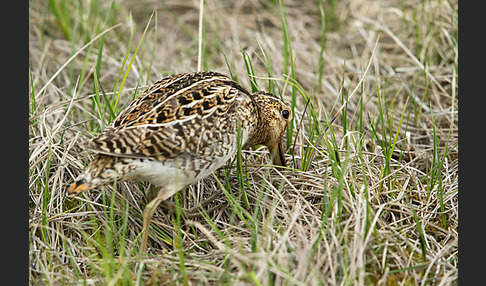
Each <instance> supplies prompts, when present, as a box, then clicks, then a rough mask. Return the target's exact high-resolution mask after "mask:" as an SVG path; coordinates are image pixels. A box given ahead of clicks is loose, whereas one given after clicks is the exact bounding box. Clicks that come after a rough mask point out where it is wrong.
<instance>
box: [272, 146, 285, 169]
mask: <svg viewBox="0 0 486 286" xmlns="http://www.w3.org/2000/svg"><path fill="white" fill-rule="evenodd" d="M270 153H271V154H270V155H271V157H272V162H273V164H274V165H277V166H282V167H287V162H285V148H284V144H283V142H279V143H277V144H276V145H275V146H273V147H272V148H271V149H270Z"/></svg>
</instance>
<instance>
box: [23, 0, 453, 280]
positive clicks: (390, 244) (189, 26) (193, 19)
mask: <svg viewBox="0 0 486 286" xmlns="http://www.w3.org/2000/svg"><path fill="white" fill-rule="evenodd" d="M47 2H48V3H46V1H42V0H39V1H31V2H30V8H29V9H30V11H29V14H30V19H29V21H30V23H29V25H30V30H29V40H30V42H29V56H30V66H29V78H30V83H31V85H30V94H29V98H30V104H29V123H30V125H29V135H30V140H29V147H30V148H29V175H30V180H29V229H30V232H29V234H30V235H29V246H30V248H29V259H30V279H29V280H30V282H31V283H32V284H55V285H58V284H65V283H74V284H90V285H91V284H94V285H107V284H108V285H111V284H122V283H123V284H147V285H161V284H184V283H187V284H191V285H195V284H212V285H214V284H255V285H270V284H275V285H282V284H285V285H322V284H324V285H455V284H457V273H458V272H457V265H458V250H457V245H458V243H457V241H458V233H457V226H458V209H457V206H458V204H457V200H458V189H457V180H458V170H457V168H458V164H457V161H458V159H457V156H458V155H457V134H458V132H457V127H458V124H457V121H458V119H457V108H458V106H457V103H458V100H457V92H458V86H457V1H439V0H434V1H409V2H407V3H403V1H369V0H348V1H336V3H335V4H332V3H333V1H329V2H326V1H323V2H324V3H322V5H321V8H322V10H320V9H319V3H320V2H321V1H296V0H288V1H284V2H285V3H284V6H285V17H286V26H287V29H288V38H289V40H290V43H291V48H292V50H291V51H292V55H293V57H294V58H293V64H292V63H291V62H290V61H289V58H288V57H287V58H286V56H285V53H284V52H283V51H284V50H285V49H286V46H285V41H284V32H283V31H284V28H283V25H282V16H281V13H280V12H281V11H280V9H279V4H278V1H277V2H276V3H273V2H268V3H267V2H265V3H267V4H263V3H262V2H263V1H205V6H204V7H205V8H204V14H205V16H204V17H205V20H204V29H203V31H204V34H203V37H202V41H203V42H202V43H203V46H202V47H203V54H202V55H201V58H202V67H203V69H210V70H216V71H221V72H223V73H226V74H230V71H231V72H232V73H235V76H237V77H238V80H239V81H240V82H241V83H242V84H243V85H244V86H246V87H248V88H250V81H249V80H248V76H247V72H246V66H245V61H244V59H243V57H242V50H243V51H244V52H245V53H246V54H247V55H248V56H249V61H250V62H251V64H252V66H253V68H254V73H255V75H256V76H258V77H259V78H258V79H257V83H258V85H259V86H260V88H262V89H265V90H268V89H269V88H271V89H272V91H273V92H276V93H278V94H280V93H282V94H283V97H284V99H285V101H286V102H289V103H290V102H292V100H293V99H294V100H295V108H294V115H295V116H294V129H293V133H292V134H291V136H289V139H288V140H289V141H288V142H289V145H288V147H289V157H288V158H289V160H292V164H291V166H292V168H290V169H288V170H283V171H282V170H277V169H274V168H272V167H270V166H266V165H265V164H266V162H267V159H268V158H267V153H266V150H265V149H264V148H259V149H256V150H249V151H244V152H243V159H244V162H243V172H242V173H238V172H237V168H236V163H234V162H233V164H229V165H228V166H227V167H226V168H223V169H221V170H220V171H219V172H217V173H216V174H214V176H209V177H208V178H206V179H204V180H203V181H201V182H199V183H197V184H195V185H193V186H190V187H189V188H188V189H187V190H185V191H183V192H181V193H180V195H179V198H180V203H181V204H182V205H183V206H184V207H191V206H194V205H196V202H197V201H198V200H199V201H200V200H202V199H203V198H204V197H207V196H209V195H210V194H212V193H213V192H220V193H221V194H220V196H219V197H218V198H217V199H216V200H215V202H214V203H213V204H211V205H210V206H208V208H206V209H209V208H211V207H212V206H215V205H218V204H221V205H222V206H223V207H222V208H221V209H218V210H216V211H213V212H210V213H208V214H207V216H205V217H200V218H194V219H182V218H180V216H179V215H177V214H173V213H168V212H167V211H166V210H163V209H160V210H158V211H157V212H156V214H155V215H154V219H153V223H152V229H151V234H150V238H151V239H150V241H149V243H150V245H149V247H150V251H149V253H147V254H145V253H139V252H138V246H139V240H138V239H139V238H138V235H139V233H140V230H141V228H142V226H141V224H142V223H141V222H142V213H143V208H144V206H145V204H146V203H147V200H146V198H145V196H144V191H145V190H146V189H147V188H148V187H149V186H147V184H145V183H143V182H130V183H120V184H119V185H117V186H116V187H115V188H114V187H113V186H107V187H104V188H102V189H100V190H95V191H91V192H90V193H87V194H83V195H81V196H80V197H77V198H68V197H66V188H67V187H68V186H69V184H71V183H72V182H73V180H74V178H75V177H76V176H77V175H78V174H79V173H80V172H81V171H82V170H83V168H84V166H85V164H86V163H87V162H88V161H89V160H90V158H91V156H92V154H86V152H85V151H84V150H82V148H80V147H79V143H80V142H82V141H83V140H86V139H88V138H91V137H92V136H93V135H92V134H91V133H98V132H100V130H101V129H102V128H103V127H104V126H106V124H108V123H109V119H110V114H109V111H108V106H109V105H110V104H109V101H111V100H112V99H113V98H114V97H115V96H116V94H117V91H118V88H119V87H120V84H121V82H122V79H123V76H124V73H125V71H126V70H127V65H128V62H129V61H130V59H131V57H132V55H133V53H134V52H135V49H136V47H137V44H138V43H139V41H140V39H141V37H142V34H143V32H144V28H145V26H146V25H147V23H148V21H149V18H150V16H151V14H152V12H153V10H154V9H155V10H156V14H155V16H154V19H152V21H151V23H150V25H149V29H148V30H147V33H146V35H145V38H144V41H143V44H142V45H141V48H140V50H139V51H138V53H137V55H136V57H135V58H134V61H133V64H132V65H131V67H130V70H129V72H128V73H127V77H126V81H125V82H124V85H123V92H121V94H120V98H119V103H118V105H117V107H116V111H115V112H118V111H120V110H121V109H122V108H123V107H124V106H126V104H127V103H128V102H130V101H131V100H132V99H133V97H134V96H136V95H137V94H139V93H140V91H141V89H143V88H144V87H145V86H147V85H148V84H150V83H152V82H154V81H156V80H158V79H160V78H161V77H163V76H164V75H166V74H169V73H178V72H187V71H194V70H196V69H197V66H198V52H197V51H198V44H199V41H198V29H199V25H198V15H199V10H198V7H199V1H170V0H168V1H150V0H146V1H142V2H140V1H115V3H113V4H112V6H110V2H108V1H101V0H100V1H91V2H86V3H81V4H80V3H78V4H76V3H73V4H66V3H67V2H68V1H47ZM55 3H58V5H59V7H60V8H59V11H61V12H63V11H64V13H61V12H60V13H58V14H56V13H55V12H54V11H55V10H56V8H55V7H56V6H55ZM61 3H64V4H61ZM66 12H69V13H66ZM321 12H324V16H325V19H326V20H325V21H324V23H325V24H326V25H325V27H324V28H323V20H322V19H323V18H322V16H323V14H321ZM117 24H121V25H120V26H117V27H115V28H113V29H111V30H109V31H108V29H110V27H113V26H114V25H117ZM155 25H156V28H155ZM63 27H65V28H63ZM105 31H106V33H105V34H104V36H103V37H100V38H99V39H96V40H95V41H93V43H92V44H89V45H87V46H86V48H84V49H82V47H83V46H84V45H85V44H87V43H88V42H90V41H92V40H93V39H95V38H96V37H97V36H98V35H99V34H101V33H103V32H105ZM323 37H324V38H325V40H323V41H321V40H322V39H323ZM101 42H103V46H101V44H100V43H101ZM375 43H377V45H376V50H375V53H374V54H373V50H374V49H375ZM154 45H155V46H154ZM240 45H241V47H240ZM321 49H322V52H321ZM128 52H131V53H130V55H129V56H128V58H127V59H128V60H127V63H126V64H124V60H125V58H126V56H127V53H128ZM76 53H78V54H77V55H76V56H75V57H72V56H73V55H74V54H76ZM372 54H373V56H372ZM225 57H226V59H227V60H228V62H229V67H228V66H227V64H226V60H225ZM99 58H100V59H101V61H100V62H99V66H98V67H99V72H95V71H96V69H97V61H98V59H99ZM70 59H71V60H70ZM369 62H371V68H370V70H369V71H368V73H366V74H364V71H365V69H366V66H367V65H368V63H369ZM63 66H64V67H63ZM62 67H63V68H62ZM291 67H293V68H294V70H295V74H294V75H292V69H291ZM269 70H270V71H271V72H269ZM269 76H270V77H274V78H277V79H280V81H269V80H267V79H266V78H267V77H269ZM98 77H99V83H100V85H101V87H102V88H103V90H104V92H105V94H106V97H107V99H108V101H107V100H106V99H105V98H103V95H102V93H101V91H100V89H99V88H97V87H96V85H95V78H98ZM288 77H289V78H291V79H294V80H297V82H298V83H299V84H300V85H301V86H302V88H303V92H299V91H296V92H295V94H294V96H293V95H292V86H291V85H290V84H288V83H285V82H284V81H281V80H282V79H287V78H288ZM360 80H362V84H361V85H359V84H358V83H359V82H360ZM269 82H271V86H269ZM115 85H116V87H117V88H113V87H114V86H115ZM356 87H358V89H357V93H355V94H354V95H353V97H352V98H351V99H350V100H349V102H348V103H347V105H346V106H345V107H346V108H345V109H344V111H343V113H341V115H339V116H338V118H337V120H336V121H335V123H334V124H333V125H332V127H331V128H330V129H329V130H328V131H327V132H326V133H324V132H322V131H323V127H324V126H325V124H326V122H327V120H328V118H329V117H330V115H332V114H334V113H335V112H336V110H337V109H338V108H340V107H341V106H342V102H343V101H342V100H343V97H345V96H346V95H348V93H350V92H351V91H353V90H354V89H355V88H356ZM97 94H98V95H99V97H100V98H101V99H100V100H99V101H96V98H97V96H98V95H97ZM307 97H308V98H309V103H306V98H307ZM402 116H403V117H402ZM395 136H396V144H395V145H394V140H393V139H394V138H395ZM319 138H320V139H319ZM310 152H313V156H312V157H310V155H309V154H310ZM309 158H311V159H309ZM241 178H243V179H244V180H243V183H242V184H241V185H240V183H239V181H238V179H241ZM114 190H116V191H114Z"/></svg>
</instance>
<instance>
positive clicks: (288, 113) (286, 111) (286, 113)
mask: <svg viewBox="0 0 486 286" xmlns="http://www.w3.org/2000/svg"><path fill="white" fill-rule="evenodd" d="M289 115H290V112H289V111H288V110H287V109H285V110H282V116H283V118H285V119H287V118H289Z"/></svg>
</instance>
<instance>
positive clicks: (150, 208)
mask: <svg viewBox="0 0 486 286" xmlns="http://www.w3.org/2000/svg"><path fill="white" fill-rule="evenodd" d="M163 201H164V199H163V198H162V197H160V196H156V197H155V198H154V199H152V200H151V201H150V203H148V204H147V205H146V206H145V210H144V211H143V229H142V231H143V233H142V252H146V251H147V240H148V234H149V228H150V220H151V219H152V216H153V215H154V212H155V210H156V209H157V207H158V206H159V204H160V203H161V202H163Z"/></svg>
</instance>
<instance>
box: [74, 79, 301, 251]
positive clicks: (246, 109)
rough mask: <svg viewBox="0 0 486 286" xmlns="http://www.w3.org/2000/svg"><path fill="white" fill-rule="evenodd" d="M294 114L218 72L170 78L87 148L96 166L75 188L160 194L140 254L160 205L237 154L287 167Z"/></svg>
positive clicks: (149, 211)
mask: <svg viewBox="0 0 486 286" xmlns="http://www.w3.org/2000/svg"><path fill="white" fill-rule="evenodd" d="M291 119H292V111H291V109H290V108H289V106H288V105H286V104H285V103H284V102H283V101H282V100H281V99H280V98H279V97H277V96H276V95H274V94H272V93H269V92H265V91H257V92H253V93H250V92H248V91H247V90H246V89H245V88H243V87H242V86H241V85H240V84H239V83H237V82H236V81H234V80H232V79H231V78H229V77H228V76H226V75H224V74H222V73H219V72H215V71H198V72H188V73H180V74H174V75H169V76H166V77H164V78H162V79H161V80H159V81H157V82H155V83H154V84H152V85H150V86H149V87H148V88H146V89H145V90H144V91H143V92H142V93H141V94H140V95H139V96H138V97H137V98H136V99H134V100H133V101H132V102H131V103H130V104H128V106H127V107H126V108H125V109H123V110H122V111H121V112H120V114H119V115H118V116H117V117H116V118H115V119H114V120H113V121H112V122H111V123H110V124H109V125H108V126H107V127H106V128H105V129H104V130H103V131H102V132H101V133H100V134H99V135H98V136H96V137H94V138H92V139H90V140H87V141H85V142H83V143H82V144H81V145H82V147H84V148H85V149H87V150H89V151H92V152H94V153H95V156H94V157H93V160H92V161H91V163H89V164H88V166H87V167H86V168H85V170H84V172H82V173H81V174H80V175H79V176H78V177H77V178H76V179H75V180H74V182H73V183H72V184H71V186H70V187H69V189H68V191H67V193H68V195H71V196H75V195H79V194H81V193H83V192H86V191H89V190H92V189H95V188H98V187H100V186H103V185H107V184H113V182H115V181H116V182H121V181H145V182H149V183H151V184H153V185H156V186H158V187H160V189H159V190H158V191H157V192H156V193H155V196H154V197H153V198H151V200H150V202H149V203H148V204H147V205H146V206H145V209H144V212H143V228H142V245H141V251H142V252H146V250H147V241H148V232H149V226H150V221H151V219H152V216H153V214H154V212H155V210H156V208H157V207H158V206H159V205H160V203H161V202H163V201H165V200H166V199H167V198H169V197H171V196H172V195H174V194H175V193H177V192H178V191H180V190H181V189H183V188H185V187H187V186H189V185H191V184H193V183H196V182H198V181H199V180H201V179H203V178H205V177H206V176H208V175H210V174H211V173H213V172H214V171H215V170H217V169H218V168H220V167H222V166H223V165H224V164H225V163H226V162H227V161H228V160H230V159H231V158H232V157H233V156H234V155H235V154H236V152H237V150H238V148H242V149H247V148H250V147H253V146H257V145H264V146H266V147H267V148H268V150H269V153H270V158H271V160H272V163H273V165H275V166H281V167H286V166H287V164H286V161H285V148H284V143H283V136H284V134H285V131H286V129H287V127H288V125H289V123H290V121H291Z"/></svg>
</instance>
